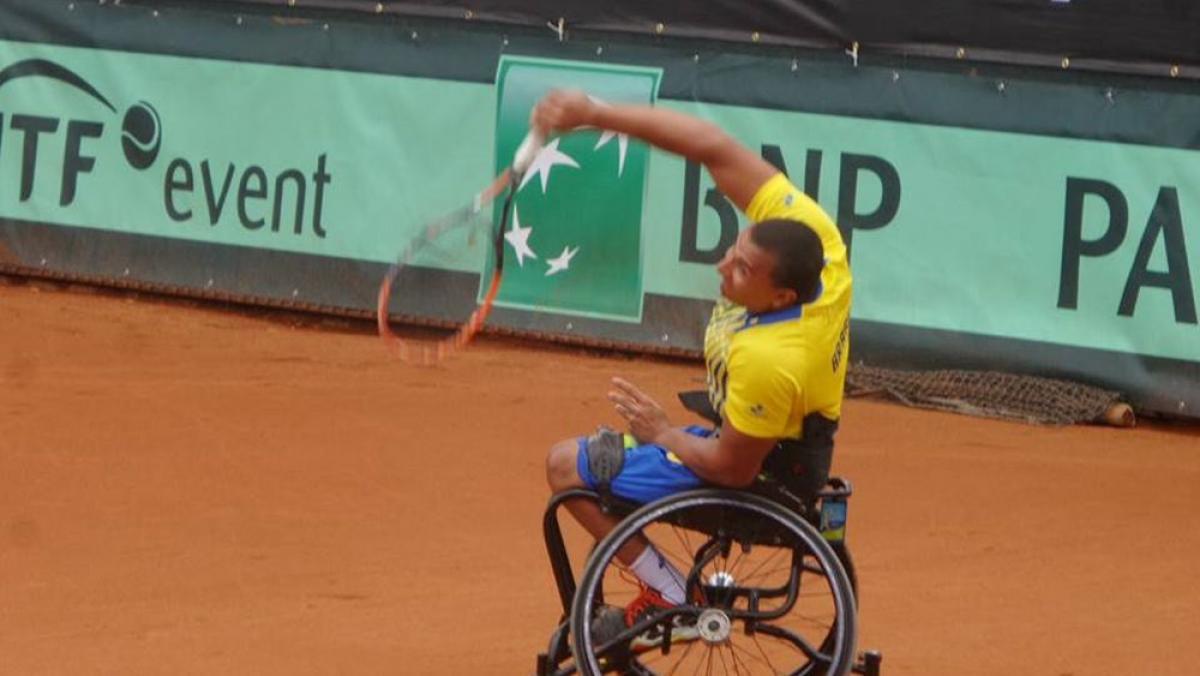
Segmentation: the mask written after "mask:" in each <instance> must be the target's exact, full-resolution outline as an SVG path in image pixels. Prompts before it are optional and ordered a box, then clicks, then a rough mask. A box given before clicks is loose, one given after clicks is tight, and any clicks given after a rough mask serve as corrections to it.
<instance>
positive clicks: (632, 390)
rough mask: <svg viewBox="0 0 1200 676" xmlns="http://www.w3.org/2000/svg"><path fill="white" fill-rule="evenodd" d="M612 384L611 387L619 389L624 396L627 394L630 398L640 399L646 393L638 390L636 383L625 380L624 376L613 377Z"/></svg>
mask: <svg viewBox="0 0 1200 676" xmlns="http://www.w3.org/2000/svg"><path fill="white" fill-rule="evenodd" d="M612 384H613V387H615V388H617V390H619V391H620V392H622V393H623V394H625V396H627V397H629V398H631V399H636V400H641V399H644V398H645V397H646V395H645V394H643V393H642V391H641V390H639V389H638V388H637V386H636V385H634V384H633V383H631V382H629V381H628V380H625V379H624V378H621V377H613V379H612Z"/></svg>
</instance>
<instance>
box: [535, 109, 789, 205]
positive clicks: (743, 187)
mask: <svg viewBox="0 0 1200 676" xmlns="http://www.w3.org/2000/svg"><path fill="white" fill-rule="evenodd" d="M530 122H531V124H532V125H533V126H535V127H536V128H538V129H540V130H542V131H544V132H546V133H551V132H559V131H569V130H571V129H576V128H579V127H598V128H600V129H607V130H610V131H615V132H618V133H622V134H629V135H630V136H633V137H635V138H639V139H641V140H643V141H645V142H646V143H649V144H651V145H653V146H656V147H658V148H661V149H663V150H666V151H668V152H672V153H675V154H676V155H682V156H683V157H686V158H688V159H689V160H692V161H695V162H699V163H700V164H703V165H704V166H705V167H706V168H707V169H708V172H709V174H711V175H712V177H713V180H714V181H716V183H717V188H718V189H720V191H721V192H723V193H725V196H726V197H728V198H729V199H731V200H733V203H734V204H735V205H737V207H738V208H739V209H741V210H743V211H745V210H746V207H747V206H749V204H750V200H751V199H752V198H753V197H754V194H755V193H756V192H758V189H759V188H761V187H762V185H763V183H765V182H766V181H767V179H769V178H771V177H772V176H774V175H775V174H776V173H778V171H779V170H778V169H776V168H775V167H773V166H771V164H769V163H768V162H767V161H766V160H764V159H762V158H761V157H759V156H758V155H757V154H755V153H754V152H752V151H751V150H750V149H748V148H746V147H745V146H743V145H742V144H740V143H738V142H737V141H735V140H734V139H733V138H732V137H730V136H729V135H728V134H726V133H725V132H724V131H723V130H721V128H719V127H717V126H716V125H714V124H712V123H710V122H706V121H704V120H701V119H698V118H695V117H692V116H690V115H685V114H683V113H679V112H676V111H673V110H667V109H664V108H652V107H650V106H631V105H609V104H606V103H600V102H597V101H596V100H594V99H591V98H589V97H588V96H587V95H586V94H584V93H583V92H579V91H561V90H556V91H552V92H550V93H549V94H547V95H546V96H545V97H544V98H542V100H541V101H540V102H539V103H538V104H537V106H536V107H535V108H534V109H533V113H532V114H531V116H530Z"/></svg>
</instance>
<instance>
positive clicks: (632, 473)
mask: <svg viewBox="0 0 1200 676" xmlns="http://www.w3.org/2000/svg"><path fill="white" fill-rule="evenodd" d="M683 431H685V432H687V433H688V434H693V435H695V436H698V437H705V438H707V437H709V436H712V430H710V429H705V428H703V427H700V426H699V425H689V426H688V427H685V428H683ZM578 441H579V453H578V454H577V455H576V457H575V470H576V471H577V472H579V478H581V479H583V483H585V484H587V486H588V488H591V489H593V490H594V489H595V488H596V479H595V477H593V476H592V473H591V471H590V470H589V469H588V455H587V437H580V438H579V440H578ZM636 443H637V442H634V441H632V437H630V436H628V435H626V437H625V464H624V465H623V466H622V467H621V472H620V473H619V474H617V476H615V477H614V478H613V480H612V482H611V483H610V485H609V490H611V491H612V493H613V495H616V496H617V497H620V498H625V499H626V500H632V501H634V502H642V503H645V502H653V501H654V500H657V499H659V498H663V497H666V496H668V495H673V494H675V493H679V492H681V491H686V490H688V489H691V488H697V487H699V486H703V485H704V480H702V479H701V478H700V477H698V476H696V474H695V473H694V472H692V470H690V469H688V468H687V467H685V466H684V465H683V463H682V462H680V461H679V458H676V457H675V455H674V454H672V453H669V452H668V451H667V450H666V449H665V448H663V447H662V446H657V445H655V444H642V445H641V446H638V445H636Z"/></svg>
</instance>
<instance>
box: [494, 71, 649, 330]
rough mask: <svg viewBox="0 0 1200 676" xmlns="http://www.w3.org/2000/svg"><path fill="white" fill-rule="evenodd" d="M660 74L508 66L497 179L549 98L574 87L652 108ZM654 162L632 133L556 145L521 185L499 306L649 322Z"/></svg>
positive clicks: (502, 82)
mask: <svg viewBox="0 0 1200 676" xmlns="http://www.w3.org/2000/svg"><path fill="white" fill-rule="evenodd" d="M660 74H661V71H660V70H657V69H647V68H632V67H628V66H626V67H619V66H607V65H603V64H600V65H597V64H593V63H581V62H572V61H562V60H550V59H531V58H521V57H505V58H503V59H501V61H500V68H499V70H498V72H497V74H496V95H497V98H498V105H497V108H498V113H497V116H496V158H497V160H496V162H497V167H496V169H497V172H499V171H502V170H503V168H504V167H505V166H507V164H508V162H509V159H508V158H511V157H513V155H514V153H515V152H516V149H517V147H518V146H519V145H520V144H521V141H522V139H523V138H524V137H525V134H526V133H527V132H528V131H529V114H530V111H531V110H532V109H533V106H534V104H536V103H537V101H538V100H539V99H541V97H542V96H543V95H545V94H546V92H548V91H550V90H551V89H555V88H569V87H575V88H579V89H582V90H583V91H586V92H588V94H589V95H590V96H592V97H593V98H594V99H596V100H597V101H601V102H606V103H634V104H642V105H651V104H653V103H654V100H655V97H656V95H657V93H658V80H659V77H660ZM649 157H650V152H649V149H648V148H647V147H646V146H645V145H644V144H642V143H639V142H637V141H632V142H631V141H630V139H629V137H627V136H626V135H624V134H611V133H600V132H598V131H592V132H587V131H584V132H580V133H576V134H570V135H567V136H564V137H561V138H555V139H551V140H550V141H549V142H548V143H547V144H546V146H545V148H543V149H542V151H541V152H540V153H538V155H537V156H536V158H535V159H534V162H533V164H532V166H531V167H530V168H529V171H527V172H526V174H525V176H524V179H523V180H522V182H521V184H520V186H519V192H518V195H517V200H516V206H515V211H514V215H513V223H512V227H511V228H510V230H509V231H508V232H506V233H505V241H506V243H507V245H508V246H507V249H506V252H507V253H506V255H508V256H509V259H508V260H506V265H507V267H506V270H507V272H505V279H504V285H503V286H502V287H501V290H500V295H499V297H498V299H497V302H498V303H500V304H501V305H508V306H510V307H518V308H523V309H532V310H537V311H545V312H551V311H553V312H564V313H568V314H575V315H586V316H596V317H604V318H609V319H618V320H625V321H634V322H640V321H641V319H642V249H641V246H642V228H641V225H642V211H643V202H642V198H643V195H644V193H645V187H646V173H647V171H646V169H647V167H646V165H647V163H648V160H649ZM539 252H540V253H539ZM489 270H490V267H489ZM487 278H488V276H487V275H485V276H484V279H487Z"/></svg>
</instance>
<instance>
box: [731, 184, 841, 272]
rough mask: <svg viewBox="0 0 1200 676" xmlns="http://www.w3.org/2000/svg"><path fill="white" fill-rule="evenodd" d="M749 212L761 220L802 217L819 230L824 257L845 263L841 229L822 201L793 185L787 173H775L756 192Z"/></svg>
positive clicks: (814, 228) (753, 218) (748, 214)
mask: <svg viewBox="0 0 1200 676" xmlns="http://www.w3.org/2000/svg"><path fill="white" fill-rule="evenodd" d="M746 215H747V216H749V217H750V220H751V221H753V222H755V223H758V222H761V221H766V220H770V219H772V218H784V219H789V220H794V221H801V222H803V223H805V224H806V225H808V227H810V228H812V229H813V230H814V231H816V233H817V235H818V236H819V237H820V238H821V245H822V246H824V247H825V257H826V258H828V259H830V260H833V261H837V262H839V263H844V261H845V260H846V245H845V243H844V242H843V241H842V233H841V231H840V230H838V228H837V225H836V224H834V222H833V219H831V218H830V217H829V214H827V213H825V210H824V209H822V208H821V205H819V204H817V203H816V202H814V201H813V199H812V198H811V197H809V196H808V195H805V194H804V192H803V191H801V190H800V189H799V188H797V187H796V186H794V185H792V183H791V181H789V180H788V178H787V176H784V175H783V174H775V175H774V176H772V177H771V178H769V179H767V182H766V183H764V184H763V185H762V187H761V188H759V189H758V192H756V193H754V198H753V199H751V200H750V204H749V205H748V206H747V207H746Z"/></svg>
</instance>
